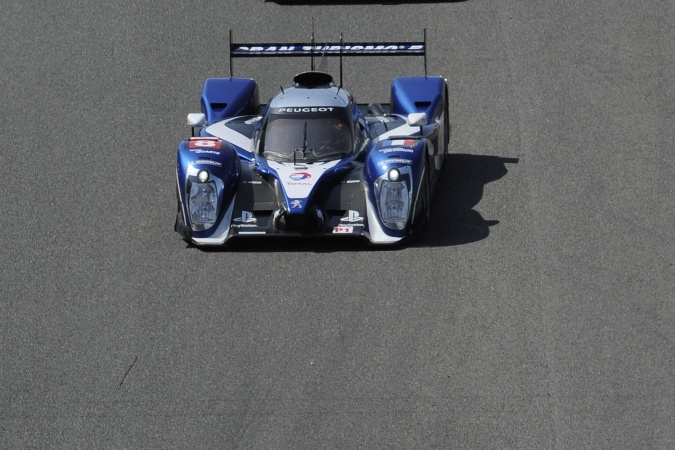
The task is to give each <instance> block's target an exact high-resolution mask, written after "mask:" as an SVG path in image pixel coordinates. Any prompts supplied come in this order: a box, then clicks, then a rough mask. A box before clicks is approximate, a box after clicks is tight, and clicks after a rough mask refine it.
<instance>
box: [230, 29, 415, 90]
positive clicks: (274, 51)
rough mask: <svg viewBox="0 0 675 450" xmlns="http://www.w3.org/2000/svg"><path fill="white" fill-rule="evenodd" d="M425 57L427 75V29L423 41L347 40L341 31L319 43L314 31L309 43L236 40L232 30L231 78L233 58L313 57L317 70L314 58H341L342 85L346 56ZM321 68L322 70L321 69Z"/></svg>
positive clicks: (312, 64) (231, 74)
mask: <svg viewBox="0 0 675 450" xmlns="http://www.w3.org/2000/svg"><path fill="white" fill-rule="evenodd" d="M411 55H412V56H423V57H424V75H425V76H426V75H427V29H426V28H425V29H424V40H423V41H421V42H344V40H343V37H342V33H340V42H324V43H317V42H315V40H314V33H313V32H312V38H311V41H310V42H308V43H297V42H296V43H262V44H245V43H235V42H234V41H233V39H232V30H230V77H233V76H234V70H233V64H232V60H233V59H234V58H260V57H299V56H304V57H310V58H311V70H314V57H315V56H321V57H322V58H323V57H325V56H339V57H340V85H342V57H343V56H411ZM319 70H321V69H319Z"/></svg>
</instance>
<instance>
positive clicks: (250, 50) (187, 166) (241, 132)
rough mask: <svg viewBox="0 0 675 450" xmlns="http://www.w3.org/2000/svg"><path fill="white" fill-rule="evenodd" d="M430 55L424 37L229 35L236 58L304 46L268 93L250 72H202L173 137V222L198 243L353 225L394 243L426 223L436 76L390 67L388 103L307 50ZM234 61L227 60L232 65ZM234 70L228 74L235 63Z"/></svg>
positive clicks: (438, 117)
mask: <svg viewBox="0 0 675 450" xmlns="http://www.w3.org/2000/svg"><path fill="white" fill-rule="evenodd" d="M353 55H368V56H395V55H423V56H425V72H426V38H425V40H424V42H403V43H401V42H396V43H351V44H350V43H344V42H343V41H342V38H341V39H340V42H339V43H329V44H315V43H314V39H313V38H312V42H311V43H309V44H233V43H231V44H230V67H232V58H234V57H253V56H260V57H265V56H309V57H311V59H312V64H311V70H310V71H307V72H303V73H300V74H299V75H297V76H295V78H294V79H293V84H292V85H291V86H289V87H285V88H282V89H281V90H280V91H279V92H278V93H276V95H274V96H273V97H272V98H271V99H270V100H269V101H268V102H267V103H266V104H260V102H259V100H258V84H257V83H256V81H254V80H252V79H248V78H235V77H233V76H230V77H229V78H210V79H207V80H206V81H205V82H204V87H203V91H202V97H201V106H202V112H201V113H192V114H189V115H188V125H190V126H191V127H192V137H191V138H189V139H187V140H185V141H182V142H181V143H180V144H179V146H178V155H177V165H176V181H177V203H178V208H177V209H178V211H177V215H176V224H175V230H176V231H177V232H178V233H180V234H181V235H182V236H183V238H184V239H185V240H187V241H189V242H191V243H194V244H196V245H199V246H219V245H223V244H225V243H226V242H228V240H230V239H232V238H250V237H255V236H339V237H344V236H359V237H363V238H365V239H366V240H367V241H369V242H370V243H372V244H394V243H397V242H401V241H402V240H404V239H406V238H409V237H412V236H415V235H416V234H419V233H420V232H421V231H423V230H424V228H425V226H426V224H427V221H428V219H429V209H430V203H431V197H432V192H433V190H434V186H435V185H436V183H437V181H438V179H439V176H440V174H441V168H442V167H443V163H444V160H445V158H446V155H447V153H448V142H449V138H450V124H449V120H448V90H447V86H446V81H445V79H444V78H442V77H439V76H428V75H423V76H417V77H402V78H395V79H394V80H393V82H392V84H391V100H390V103H388V104H377V103H371V104H368V105H366V104H359V103H357V102H356V100H355V99H354V97H353V96H352V95H351V94H350V93H349V92H348V91H347V90H345V89H344V88H343V87H342V82H341V81H340V83H339V84H336V82H335V80H334V78H333V76H331V75H330V74H328V73H326V72H325V71H324V70H321V69H315V68H314V57H315V56H321V57H322V62H321V63H320V64H319V67H321V66H322V63H324V62H325V58H326V57H328V56H339V57H340V79H342V57H343V56H353ZM230 70H232V69H230ZM231 75H232V74H231Z"/></svg>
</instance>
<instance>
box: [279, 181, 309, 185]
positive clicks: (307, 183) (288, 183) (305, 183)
mask: <svg viewBox="0 0 675 450" xmlns="http://www.w3.org/2000/svg"><path fill="white" fill-rule="evenodd" d="M286 185H287V186H313V183H309V182H296V181H287V182H286Z"/></svg>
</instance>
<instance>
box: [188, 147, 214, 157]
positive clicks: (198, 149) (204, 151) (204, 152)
mask: <svg viewBox="0 0 675 450" xmlns="http://www.w3.org/2000/svg"><path fill="white" fill-rule="evenodd" d="M190 151H191V152H195V153H197V154H202V153H203V154H208V155H218V156H220V152H219V151H217V150H203V149H201V148H197V149H194V148H191V149H190Z"/></svg>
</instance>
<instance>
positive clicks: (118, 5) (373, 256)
mask: <svg viewBox="0 0 675 450" xmlns="http://www.w3.org/2000/svg"><path fill="white" fill-rule="evenodd" d="M336 3H337V2H336ZM352 3H354V2H352ZM312 17H313V18H314V23H315V29H316V33H317V36H318V37H319V38H323V39H333V38H337V37H338V36H339V33H340V32H341V31H342V32H344V33H345V38H346V39H347V40H350V39H352V40H399V39H404V40H418V39H419V38H420V37H421V33H422V29H423V28H424V27H426V28H427V32H428V40H429V72H430V73H431V74H439V75H443V76H445V77H447V79H448V82H449V87H450V108H451V122H452V125H453V135H452V140H451V151H452V152H453V156H452V158H451V159H450V161H449V164H448V166H447V167H446V170H445V174H444V175H445V176H444V179H443V181H442V182H441V184H440V186H439V190H438V191H437V194H436V197H435V199H434V205H433V206H434V210H433V215H432V223H431V226H430V229H429V233H428V235H427V236H426V237H424V238H423V239H421V240H418V241H416V242H411V243H409V244H407V245H404V246H402V247H400V248H395V249H385V250H378V249H372V248H366V247H363V246H362V245H360V244H358V243H351V242H349V243H345V244H342V243H339V242H338V243H336V242H324V241H318V242H317V241H310V242H297V241H291V242H252V243H248V244H245V243H241V244H239V245H236V246H234V247H233V248H232V249H230V250H228V251H202V250H200V249H197V248H194V247H190V246H187V245H186V244H185V243H184V242H183V241H181V240H180V238H179V237H178V235H176V234H175V233H174V232H173V230H172V226H173V220H174V208H175V199H174V189H175V188H174V184H175V173H174V158H175V149H176V145H177V143H178V142H179V140H180V139H183V138H185V137H186V136H187V135H188V133H189V129H187V127H185V126H184V125H183V124H184V122H185V116H186V114H187V113H189V112H195V111H198V110H199V95H200V92H201V84H202V81H203V79H204V78H206V77H213V76H227V75H228V74H229V63H228V59H227V42H228V41H227V35H228V30H229V29H230V28H232V29H233V31H234V34H235V39H237V40H239V41H246V40H248V41H252V42H265V41H276V40H292V41H298V40H305V39H308V38H309V35H310V33H311V18H312ZM0 42H2V45H1V46H0V89H1V90H0V104H1V106H2V107H1V108H0V137H1V138H2V139H1V142H2V145H1V150H0V192H1V193H2V195H1V197H0V206H1V214H0V230H2V232H1V233H0V248H1V249H2V258H1V259H0V269H1V270H0V297H1V299H0V355H1V360H0V448H8V449H9V448H12V449H14V448H16V449H22V448H63V449H73V448H86V449H92V448H204V449H206V448H256V449H272V448H279V449H290V448H312V449H313V448H402V449H408V448H532V449H542V448H547V449H548V448H551V449H572V448H575V449H576V448H613V449H616V448H626V449H629V448H630V449H633V448H657V449H669V448H675V425H673V424H675V382H674V375H675V356H674V355H675V327H674V320H675V300H674V292H675V282H674V280H675V269H674V267H673V262H674V257H673V253H674V250H675V231H674V229H673V226H672V222H673V220H672V219H673V211H674V210H675V200H674V199H675V183H674V182H673V179H674V178H675V166H674V164H673V159H674V158H673V148H674V144H675V87H674V86H675V3H673V2H672V1H668V0H653V1H649V2H647V1H639V0H638V1H635V0H634V1H630V2H629V1H625V0H597V1H594V2H588V1H582V0H559V1H544V0H528V1H517V0H500V1H487V0H467V1H464V2H433V3H421V4H416V5H407V4H389V5H386V6H385V5H382V4H379V3H371V2H363V4H351V5H339V4H331V3H330V2H323V3H322V4H315V5H313V4H305V5H281V4H277V3H274V2H263V1H262V0H224V1H220V2H216V1H213V0H202V1H197V2H178V1H173V0H170V1H164V2H134V1H129V0H120V1H115V2H89V1H86V0H81V1H75V0H67V1H59V2H39V1H17V0H5V1H3V2H2V14H1V15H0ZM303 64H306V65H308V63H306V62H305V61H302V60H299V59H290V60H285V61H275V62H272V61H248V60H247V61H237V62H236V64H235V68H234V72H235V75H238V76H245V77H254V78H256V79H258V80H259V82H260V83H261V97H262V98H263V99H264V98H267V97H268V96H270V95H271V94H272V93H273V92H274V91H275V89H277V87H278V86H279V85H285V84H287V83H288V82H289V81H290V78H291V76H292V75H293V74H294V73H295V72H297V71H299V70H303V69H305V68H306V67H305V66H303ZM329 64H331V63H329ZM332 64H334V65H333V66H332V67H333V69H336V67H337V65H336V63H332ZM330 68H331V66H330V65H329V69H330ZM421 70H422V68H421V63H420V61H419V60H418V59H407V58H403V59H396V60H394V61H393V62H382V61H380V60H366V59H362V58H353V59H348V60H346V61H345V86H346V87H348V88H351V90H352V91H353V93H354V94H355V95H356V96H357V99H358V100H359V101H362V102H369V101H373V100H375V101H381V102H386V101H387V100H388V90H389V81H388V80H390V79H391V77H392V76H397V75H414V74H419V73H421Z"/></svg>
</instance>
